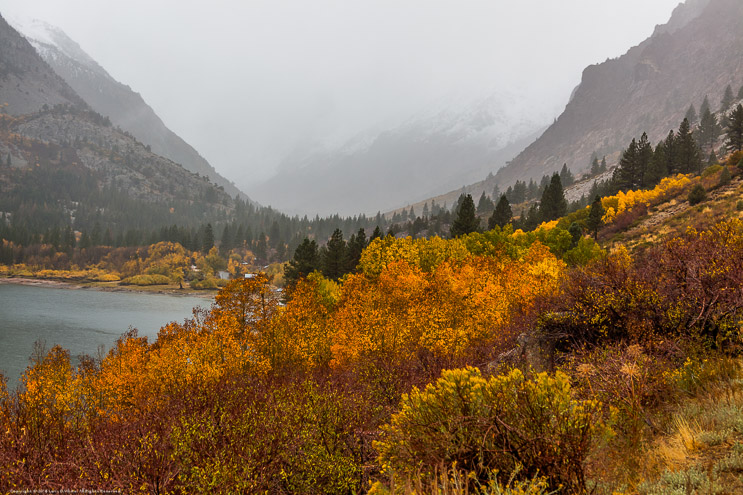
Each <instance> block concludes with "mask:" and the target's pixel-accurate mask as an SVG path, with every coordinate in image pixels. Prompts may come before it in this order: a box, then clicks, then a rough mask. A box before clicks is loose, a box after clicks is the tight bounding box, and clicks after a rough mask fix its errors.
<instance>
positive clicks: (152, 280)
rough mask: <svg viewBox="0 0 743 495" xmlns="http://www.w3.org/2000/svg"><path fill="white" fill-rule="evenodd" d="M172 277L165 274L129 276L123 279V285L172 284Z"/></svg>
mask: <svg viewBox="0 0 743 495" xmlns="http://www.w3.org/2000/svg"><path fill="white" fill-rule="evenodd" d="M170 283H171V281H170V278H168V277H166V276H165V275H157V274H154V275H134V276H133V277H127V278H125V279H124V280H122V281H121V284H122V285H140V286H147V285H168V284H170Z"/></svg>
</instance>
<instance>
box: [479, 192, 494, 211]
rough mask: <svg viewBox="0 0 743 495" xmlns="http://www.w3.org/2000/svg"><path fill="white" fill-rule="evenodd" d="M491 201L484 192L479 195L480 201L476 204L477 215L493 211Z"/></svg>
mask: <svg viewBox="0 0 743 495" xmlns="http://www.w3.org/2000/svg"><path fill="white" fill-rule="evenodd" d="M493 208H494V206H493V201H492V200H491V199H490V198H488V197H487V196H485V191H483V192H482V194H481V195H480V200H479V201H478V202H477V213H480V214H485V213H488V212H491V211H493Z"/></svg>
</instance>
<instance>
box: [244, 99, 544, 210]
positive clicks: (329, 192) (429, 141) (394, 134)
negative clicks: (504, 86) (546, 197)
mask: <svg viewBox="0 0 743 495" xmlns="http://www.w3.org/2000/svg"><path fill="white" fill-rule="evenodd" d="M524 101H525V98H522V97H518V96H514V95H506V94H494V95H490V96H489V97H487V98H483V99H479V100H477V101H474V102H472V101H467V102H465V103H461V102H455V103H448V104H446V105H441V106H439V107H436V108H433V109H432V110H431V111H430V112H429V113H427V114H422V115H417V116H415V117H414V118H411V119H409V120H408V121H407V122H404V123H402V124H400V125H398V126H396V127H392V128H388V129H386V130H383V131H381V132H380V131H369V132H366V133H363V134H361V135H359V136H357V137H356V138H354V139H353V140H351V141H348V142H346V143H345V144H343V145H342V146H339V147H331V148H321V149H320V150H319V151H315V152H313V153H297V154H295V155H294V156H292V157H290V158H288V159H287V160H286V161H285V163H284V164H283V166H282V170H281V172H280V173H279V174H278V175H276V176H275V177H274V178H272V179H271V180H269V181H268V182H266V183H264V184H261V185H260V186H257V187H255V188H253V189H251V190H250V191H249V193H250V195H251V196H252V197H254V198H256V199H257V200H258V201H260V202H262V203H270V204H272V205H273V206H276V207H278V208H280V209H284V210H288V211H291V212H297V213H309V214H314V213H319V214H321V215H326V214H334V213H341V214H356V213H360V212H364V213H374V212H376V211H379V210H382V211H384V210H387V209H391V208H396V207H400V206H404V205H405V204H408V203H411V202H415V201H416V200H419V199H423V198H426V197H429V196H431V195H434V194H439V193H442V192H445V191H447V190H449V189H451V188H453V187H459V186H461V185H462V184H465V183H467V182H471V181H473V180H476V179H477V178H478V177H482V176H483V175H485V174H487V173H488V171H489V170H491V169H492V168H493V167H494V164H503V163H505V162H506V161H507V160H509V159H511V158H512V157H513V156H514V155H515V154H516V153H517V152H518V151H519V150H521V149H523V147H524V146H525V145H526V144H527V143H528V142H531V140H533V139H534V138H535V137H536V135H535V133H536V132H537V131H538V130H539V129H541V128H543V127H544V126H545V125H546V124H547V123H548V122H549V121H550V119H551V118H552V115H551V114H549V111H545V110H544V109H541V108H539V109H532V110H527V109H525V108H523V107H524Z"/></svg>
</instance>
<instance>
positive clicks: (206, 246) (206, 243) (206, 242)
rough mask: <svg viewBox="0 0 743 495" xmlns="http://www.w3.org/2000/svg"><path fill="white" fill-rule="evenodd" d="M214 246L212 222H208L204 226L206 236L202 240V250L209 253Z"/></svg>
mask: <svg viewBox="0 0 743 495" xmlns="http://www.w3.org/2000/svg"><path fill="white" fill-rule="evenodd" d="M213 247H214V231H213V230H212V224H210V223H208V224H206V227H205V228H204V236H203V237H202V240H201V251H203V252H204V253H208V252H209V250H210V249H211V248H213Z"/></svg>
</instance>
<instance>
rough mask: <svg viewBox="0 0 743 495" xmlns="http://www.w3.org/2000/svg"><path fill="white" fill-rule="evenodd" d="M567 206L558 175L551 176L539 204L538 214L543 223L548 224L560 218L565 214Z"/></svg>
mask: <svg viewBox="0 0 743 495" xmlns="http://www.w3.org/2000/svg"><path fill="white" fill-rule="evenodd" d="M567 209H568V204H567V201H565V193H564V191H563V189H562V182H561V181H560V174H558V173H555V174H554V175H552V179H551V180H550V184H549V186H547V188H546V189H545V190H544V193H542V200H541V201H540V202H539V214H540V216H541V220H542V221H543V222H549V221H550V220H555V219H557V218H560V217H562V216H565V213H566V212H567Z"/></svg>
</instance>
